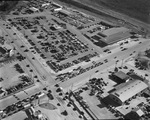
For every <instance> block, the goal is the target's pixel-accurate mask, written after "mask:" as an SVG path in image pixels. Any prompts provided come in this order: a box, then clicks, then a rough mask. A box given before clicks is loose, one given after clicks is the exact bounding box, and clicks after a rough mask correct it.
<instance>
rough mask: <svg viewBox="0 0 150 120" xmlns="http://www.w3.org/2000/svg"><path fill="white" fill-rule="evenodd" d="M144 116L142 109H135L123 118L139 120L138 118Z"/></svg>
mask: <svg viewBox="0 0 150 120" xmlns="http://www.w3.org/2000/svg"><path fill="white" fill-rule="evenodd" d="M143 115H145V113H144V112H143V110H142V109H140V108H135V109H133V110H132V111H131V112H129V113H128V114H126V115H125V118H126V119H128V120H140V118H141V117H142V116H143Z"/></svg>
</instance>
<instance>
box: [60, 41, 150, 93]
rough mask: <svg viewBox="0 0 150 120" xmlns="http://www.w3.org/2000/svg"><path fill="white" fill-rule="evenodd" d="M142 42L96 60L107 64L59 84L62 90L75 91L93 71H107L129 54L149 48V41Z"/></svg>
mask: <svg viewBox="0 0 150 120" xmlns="http://www.w3.org/2000/svg"><path fill="white" fill-rule="evenodd" d="M141 41H143V42H142V43H141V44H135V45H134V46H132V47H129V48H128V49H127V50H125V51H118V52H116V53H113V54H110V55H108V56H106V57H104V58H101V59H100V60H98V61H97V62H103V61H104V59H108V62H107V63H104V64H102V65H100V66H99V67H96V68H94V69H92V70H90V71H87V72H85V73H83V74H81V75H78V76H77V77H75V78H72V79H69V80H67V81H65V82H61V83H60V86H61V87H62V88H64V90H68V89H72V90H74V89H76V88H78V87H79V86H81V85H82V84H84V83H85V82H86V81H88V80H89V79H90V78H91V77H92V76H94V74H95V71H97V70H99V71H103V70H104V69H107V68H108V67H109V66H112V65H113V64H116V61H117V60H119V61H122V60H125V59H126V58H128V57H129V56H130V54H131V53H133V51H136V52H138V51H141V50H143V48H144V49H146V48H147V47H149V46H150V41H149V40H141ZM115 56H117V59H114V57H115Z"/></svg>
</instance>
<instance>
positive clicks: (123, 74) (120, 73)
mask: <svg viewBox="0 0 150 120" xmlns="http://www.w3.org/2000/svg"><path fill="white" fill-rule="evenodd" d="M114 75H115V76H117V77H118V78H120V79H123V80H127V79H128V78H129V76H128V75H127V74H125V73H124V72H122V71H119V72H116V73H114Z"/></svg>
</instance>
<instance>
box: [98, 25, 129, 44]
mask: <svg viewBox="0 0 150 120" xmlns="http://www.w3.org/2000/svg"><path fill="white" fill-rule="evenodd" d="M101 34H102V36H101V37H102V38H103V39H102V40H103V41H104V42H106V43H107V44H108V45H110V44H113V43H116V42H118V41H121V40H125V39H127V38H130V36H131V34H130V30H129V29H127V28H125V27H114V28H110V29H107V30H104V31H103V32H102V33H101Z"/></svg>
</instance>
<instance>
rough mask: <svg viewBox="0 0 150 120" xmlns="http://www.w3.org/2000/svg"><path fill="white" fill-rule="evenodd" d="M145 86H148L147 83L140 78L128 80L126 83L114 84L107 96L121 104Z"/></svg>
mask: <svg viewBox="0 0 150 120" xmlns="http://www.w3.org/2000/svg"><path fill="white" fill-rule="evenodd" d="M146 88H148V85H147V84H146V83H144V82H142V81H140V80H130V81H128V82H126V83H122V84H120V85H118V86H116V87H115V88H114V90H113V91H112V92H111V93H110V94H109V97H110V98H111V99H112V100H114V101H115V102H116V103H118V104H119V105H122V104H123V103H125V102H126V101H128V100H129V99H130V98H132V97H134V96H136V95H137V94H139V93H140V92H142V91H143V90H145V89H146Z"/></svg>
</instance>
